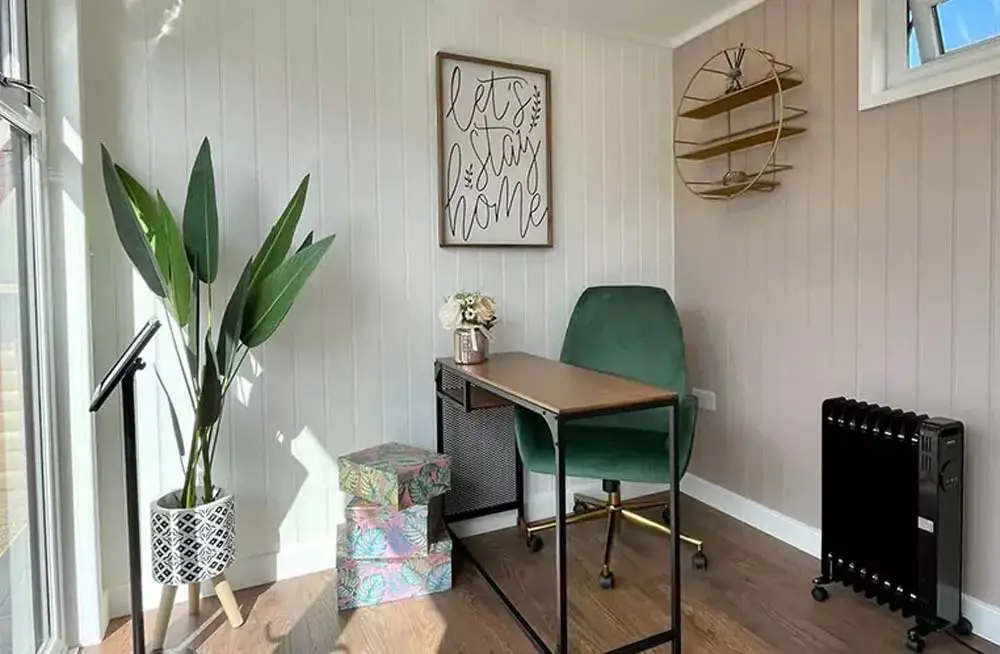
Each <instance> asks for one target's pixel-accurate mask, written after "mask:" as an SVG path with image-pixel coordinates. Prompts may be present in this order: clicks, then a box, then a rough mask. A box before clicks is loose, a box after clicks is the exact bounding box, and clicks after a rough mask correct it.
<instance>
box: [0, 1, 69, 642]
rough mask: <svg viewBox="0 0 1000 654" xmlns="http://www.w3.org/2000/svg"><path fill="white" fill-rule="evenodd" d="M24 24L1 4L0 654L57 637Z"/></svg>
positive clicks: (35, 124) (36, 174)
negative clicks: (51, 581) (0, 652)
mask: <svg viewBox="0 0 1000 654" xmlns="http://www.w3.org/2000/svg"><path fill="white" fill-rule="evenodd" d="M29 18H31V17H29V15H28V0H0V73H2V78H0V651H2V652H11V653H12V654H34V653H35V652H38V651H40V650H42V649H44V648H46V647H48V646H49V645H50V644H51V642H52V637H53V635H54V634H55V631H56V629H55V627H54V621H53V615H54V611H53V608H52V607H54V606H55V603H54V602H53V594H52V590H51V589H52V588H53V584H52V583H50V580H51V579H52V578H53V575H52V574H51V569H52V568H51V563H50V562H51V561H53V560H54V558H55V557H53V556H52V553H53V550H52V544H53V541H52V538H51V536H52V530H53V529H54V527H52V525H54V521H53V519H52V511H51V497H52V492H51V490H50V489H51V488H52V486H51V479H52V474H51V461H52V457H51V449H52V448H51V447H50V445H49V442H50V440H49V436H50V434H49V432H48V430H47V425H48V421H47V418H46V416H47V414H46V407H47V406H48V405H49V403H48V402H45V401H44V398H45V397H46V396H47V395H46V394H47V389H48V371H49V366H48V365H47V364H46V363H45V361H46V353H47V351H48V349H47V347H46V342H47V340H46V336H45V334H46V331H45V330H46V323H45V320H44V318H43V316H44V311H43V310H42V309H43V307H44V297H45V287H44V280H45V279H46V276H45V275H44V274H43V268H42V262H43V261H44V260H45V256H44V252H43V247H42V243H43V242H44V238H43V232H42V229H41V226H42V222H41V220H40V216H41V211H40V207H41V201H40V198H41V197H42V194H41V188H40V183H41V175H40V171H41V162H40V160H39V156H40V152H41V147H40V137H41V124H42V122H41V120H40V119H39V117H38V115H37V113H36V108H37V107H38V106H39V102H40V98H39V96H38V95H37V94H36V93H34V92H29V89H32V88H33V87H31V85H30V80H31V77H30V66H29V59H28V53H29V51H28V25H29Z"/></svg>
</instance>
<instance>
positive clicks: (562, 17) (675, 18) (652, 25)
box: [482, 0, 761, 46]
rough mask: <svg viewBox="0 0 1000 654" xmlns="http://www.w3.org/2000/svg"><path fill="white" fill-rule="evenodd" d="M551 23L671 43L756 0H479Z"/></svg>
mask: <svg viewBox="0 0 1000 654" xmlns="http://www.w3.org/2000/svg"><path fill="white" fill-rule="evenodd" d="M482 1H484V2H487V3H489V4H493V5H495V6H496V8H497V9H499V10H501V11H503V12H505V13H507V12H516V13H517V14H518V15H520V16H522V17H527V18H529V19H530V20H533V21H538V22H540V23H542V24H546V25H551V26H559V27H566V26H573V27H577V28H579V29H582V30H585V31H593V32H599V33H604V34H613V35H616V36H621V37H626V38H631V39H634V40H637V41H642V42H645V43H655V44H657V45H663V46H676V45H679V44H680V43H683V42H684V41H687V40H690V39H691V38H693V37H694V36H697V35H698V34H700V33H702V32H705V31H707V30H708V29H711V28H712V27H714V26H715V25H718V24H721V23H722V22H724V21H726V20H728V19H729V18H731V17H732V16H734V15H736V14H738V13H740V12H742V11H745V10H746V9H748V8H750V7H752V6H753V5H755V4H758V3H759V2H760V1H761V0H482Z"/></svg>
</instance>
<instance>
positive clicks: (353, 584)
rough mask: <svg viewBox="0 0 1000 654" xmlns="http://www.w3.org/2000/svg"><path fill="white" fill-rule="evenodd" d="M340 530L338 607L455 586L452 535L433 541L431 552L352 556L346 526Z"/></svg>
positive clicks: (420, 595) (347, 607) (338, 538)
mask: <svg viewBox="0 0 1000 654" xmlns="http://www.w3.org/2000/svg"><path fill="white" fill-rule="evenodd" d="M343 527H344V525H341V528H340V529H339V530H338V534H337V536H338V537H337V545H338V547H337V609H338V610H340V611H346V610H348V609H357V608H360V607H363V606H374V605H376V604H384V603H386V602H394V601H396V600H402V599H411V598H414V597H423V596H424V595H431V594H433V593H441V592H444V591H446V590H450V589H451V549H452V544H451V539H450V538H448V537H445V538H443V539H442V540H440V541H438V542H437V543H434V544H432V545H431V548H430V549H431V552H430V554H428V555H427V556H422V557H413V558H409V559H405V558H385V559H373V560H359V559H352V558H349V557H348V556H347V550H348V546H347V538H346V534H347V531H346V529H344V528H343Z"/></svg>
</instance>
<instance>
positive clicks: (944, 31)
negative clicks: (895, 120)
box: [858, 0, 1000, 109]
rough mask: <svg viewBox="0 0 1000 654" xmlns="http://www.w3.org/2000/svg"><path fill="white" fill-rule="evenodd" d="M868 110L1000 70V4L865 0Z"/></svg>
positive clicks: (863, 67)
mask: <svg viewBox="0 0 1000 654" xmlns="http://www.w3.org/2000/svg"><path fill="white" fill-rule="evenodd" d="M860 8H861V14H860V24H859V35H858V36H859V46H860V52H859V73H860V88H859V92H860V104H861V108H862V109H867V108H869V107H874V106H878V105H882V104H887V103H889V102H895V101H896V100H902V99H904V98H910V97H914V96H918V95H923V94H925V93H930V92H932V91H937V90H940V89H944V88H948V87H951V86H956V85H958V84H964V83H966V82H971V81H974V80H977V79H981V78H984V77H989V76H991V75H996V74H1000V2H995V1H994V0H861V5H860Z"/></svg>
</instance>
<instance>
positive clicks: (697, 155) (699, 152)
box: [677, 125, 806, 161]
mask: <svg viewBox="0 0 1000 654" xmlns="http://www.w3.org/2000/svg"><path fill="white" fill-rule="evenodd" d="M805 131H806V129H805V128H804V127H789V126H788V125H785V126H784V127H783V128H782V129H781V139H782V140H784V139H787V138H790V137H792V136H798V135H799V134H802V133H804V132H805ZM777 135H778V128H777V127H771V128H769V129H766V130H763V131H761V132H753V133H752V134H747V135H745V136H738V137H736V138H732V139H729V140H726V141H721V142H718V143H713V144H712V145H705V146H702V147H699V148H695V149H694V150H691V151H690V152H685V153H684V154H681V155H677V158H678V159H692V160H695V161H704V160H706V159H712V158H713V157H718V156H719V155H723V154H729V153H731V152H739V151H740V150H746V149H749V148H753V147H756V146H758V145H764V144H765V143H770V142H771V141H773V140H774V137H775V136H777Z"/></svg>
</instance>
